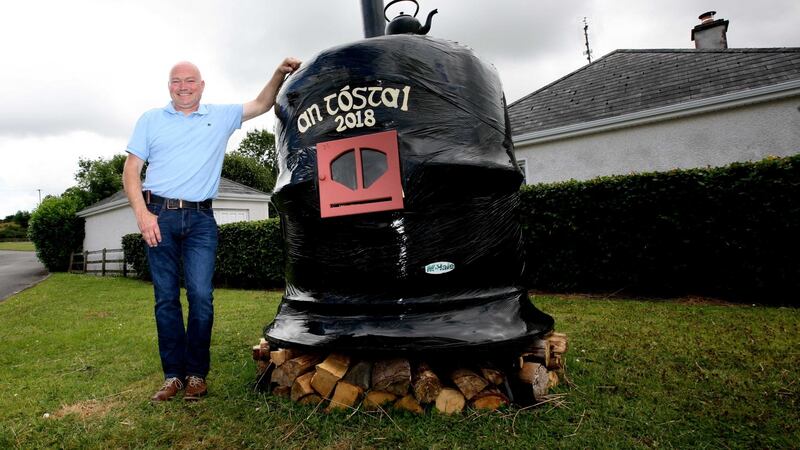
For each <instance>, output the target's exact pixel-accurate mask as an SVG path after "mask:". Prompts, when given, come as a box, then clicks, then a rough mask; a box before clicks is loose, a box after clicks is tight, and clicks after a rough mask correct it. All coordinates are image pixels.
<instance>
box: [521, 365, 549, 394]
mask: <svg viewBox="0 0 800 450" xmlns="http://www.w3.org/2000/svg"><path fill="white" fill-rule="evenodd" d="M519 378H520V380H522V382H523V383H525V384H529V385H530V386H531V390H532V392H533V399H534V400H535V401H537V402H538V401H542V400H544V398H545V396H546V395H547V385H548V383H549V382H550V377H549V376H548V375H547V369H546V368H545V367H544V366H543V365H541V364H539V363H535V362H526V363H524V364H523V365H522V368H521V369H520V370H519Z"/></svg>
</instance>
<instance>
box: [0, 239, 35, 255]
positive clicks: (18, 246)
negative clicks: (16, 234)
mask: <svg viewBox="0 0 800 450" xmlns="http://www.w3.org/2000/svg"><path fill="white" fill-rule="evenodd" d="M0 250H17V251H21V252H35V251H36V248H35V247H34V246H33V242H29V241H22V242H0Z"/></svg>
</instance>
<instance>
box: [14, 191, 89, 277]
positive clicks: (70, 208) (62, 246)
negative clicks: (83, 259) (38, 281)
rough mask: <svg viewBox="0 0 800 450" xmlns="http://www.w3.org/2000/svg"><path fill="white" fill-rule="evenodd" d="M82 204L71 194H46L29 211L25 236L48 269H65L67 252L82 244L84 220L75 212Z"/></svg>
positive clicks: (66, 266) (79, 247)
mask: <svg viewBox="0 0 800 450" xmlns="http://www.w3.org/2000/svg"><path fill="white" fill-rule="evenodd" d="M81 206H82V205H81V204H80V202H79V201H78V200H77V199H75V198H74V197H69V196H67V197H47V198H45V199H44V200H42V203H41V204H40V205H39V207H38V208H36V210H35V211H33V213H32V214H31V218H30V222H29V223H28V238H30V240H31V241H33V245H34V246H35V247H36V256H37V257H38V258H39V261H41V262H42V264H44V266H45V267H47V270H49V271H51V272H65V271H67V270H68V269H69V257H70V254H71V253H73V252H76V251H80V249H81V246H82V245H83V236H84V227H83V223H84V220H83V218H82V217H78V216H76V215H75V213H76V212H78V210H79V209H80V208H81Z"/></svg>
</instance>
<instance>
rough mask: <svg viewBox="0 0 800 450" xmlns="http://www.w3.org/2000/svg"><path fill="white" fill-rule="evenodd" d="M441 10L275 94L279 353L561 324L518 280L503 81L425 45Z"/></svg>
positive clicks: (330, 56)
mask: <svg viewBox="0 0 800 450" xmlns="http://www.w3.org/2000/svg"><path fill="white" fill-rule="evenodd" d="M433 13H435V11H434V12H432V13H431V14H430V15H429V16H428V20H427V24H426V26H425V27H420V26H417V27H415V26H414V24H413V23H410V22H407V23H406V22H405V21H406V20H407V19H405V18H403V19H402V20H403V21H404V23H405V24H400V25H402V26H400V25H397V26H395V27H394V28H395V31H396V32H399V33H402V34H393V35H387V36H381V37H376V38H370V39H365V40H361V41H358V42H354V43H351V44H347V45H342V46H338V47H334V48H331V49H329V50H325V51H323V52H321V53H320V54H319V55H317V56H316V57H315V58H313V59H311V60H310V61H307V62H305V63H304V64H303V66H302V67H301V68H300V70H298V71H297V72H296V73H294V74H292V75H291V76H290V77H289V78H288V79H287V80H286V82H285V84H284V86H283V88H282V89H281V91H280V93H279V95H278V98H277V102H276V109H275V112H276V115H277V118H278V126H277V131H276V136H277V147H278V155H279V157H278V159H279V166H280V175H279V177H278V181H277V184H276V187H275V192H274V195H273V197H272V199H273V202H274V203H275V205H276V207H277V209H278V211H279V213H280V217H281V226H282V231H283V236H284V240H285V257H286V291H285V294H284V296H283V301H282V302H281V304H280V307H279V309H278V313H277V316H276V317H275V320H274V321H273V322H272V323H271V324H269V325H268V326H267V327H266V328H265V330H264V335H265V337H266V338H267V340H269V341H271V342H273V343H274V344H276V345H278V346H283V347H286V346H288V347H301V348H302V347H306V348H320V349H327V350H335V351H340V352H386V351H387V350H388V351H392V352H399V353H415V354H417V353H430V354H436V353H441V352H445V351H446V352H448V353H452V352H460V351H471V352H474V351H492V352H496V351H508V352H513V351H517V350H519V349H520V348H523V347H524V346H525V345H526V344H528V343H529V342H530V341H531V340H532V339H535V338H536V337H538V336H541V335H542V334H544V333H546V332H548V331H550V330H552V327H553V319H552V318H551V317H550V316H548V315H547V314H544V313H542V312H541V311H539V310H538V309H536V308H535V307H534V306H533V304H532V303H531V302H530V300H529V299H528V294H527V290H526V288H525V287H524V286H523V285H522V275H523V269H524V261H525V260H524V254H523V245H522V230H521V225H520V222H519V219H518V213H517V209H518V206H519V193H518V192H519V187H520V184H521V182H522V175H521V172H520V170H519V168H518V166H517V164H516V161H515V159H514V154H513V147H512V141H511V132H510V129H509V123H508V117H507V114H506V105H505V99H504V96H503V91H502V88H501V85H500V80H499V78H498V75H497V73H496V71H495V69H494V68H493V67H491V66H490V65H488V64H486V63H484V62H482V61H481V60H480V59H478V58H477V57H476V56H475V55H474V54H473V52H472V51H471V50H470V49H468V48H466V47H464V46H462V45H459V44H456V43H454V42H450V41H446V40H442V39H437V38H433V37H428V36H423V35H422V34H424V33H425V32H427V29H428V28H429V27H430V22H431V16H432V15H433ZM414 21H415V19H414ZM393 23H394V21H393ZM408 24H410V26H409V25H408ZM417 25H419V23H418V22H417ZM392 28H393V26H392V24H391V23H390V26H389V31H392Z"/></svg>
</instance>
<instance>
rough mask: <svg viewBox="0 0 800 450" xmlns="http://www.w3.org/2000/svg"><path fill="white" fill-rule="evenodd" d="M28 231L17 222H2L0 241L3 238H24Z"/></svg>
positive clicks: (0, 225)
mask: <svg viewBox="0 0 800 450" xmlns="http://www.w3.org/2000/svg"><path fill="white" fill-rule="evenodd" d="M27 235H28V232H27V231H26V230H25V228H23V227H21V226H20V225H19V224H17V223H16V222H0V241H2V240H22V239H25V238H26V237H27Z"/></svg>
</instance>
